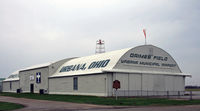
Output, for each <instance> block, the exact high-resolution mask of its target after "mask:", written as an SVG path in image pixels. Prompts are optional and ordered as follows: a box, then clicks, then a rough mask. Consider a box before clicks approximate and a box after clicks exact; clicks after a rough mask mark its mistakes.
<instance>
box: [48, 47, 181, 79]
mask: <svg viewBox="0 0 200 111" xmlns="http://www.w3.org/2000/svg"><path fill="white" fill-rule="evenodd" d="M103 72H127V73H130V72H131V73H151V74H174V75H183V73H182V72H181V70H180V69H179V67H178V64H177V63H176V62H175V60H174V59H173V58H172V57H171V56H170V55H169V54H168V53H167V52H166V51H164V50H162V49H160V48H158V47H156V46H153V45H142V46H138V47H135V48H127V49H122V50H117V51H112V52H107V53H102V54H96V55H92V56H86V57H80V58H75V59H72V60H70V61H68V62H66V63H64V64H63V65H62V66H61V67H60V68H59V69H58V70H57V71H56V73H55V74H53V75H52V76H50V77H61V76H73V75H85V74H95V73H103Z"/></svg>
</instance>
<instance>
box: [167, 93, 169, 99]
mask: <svg viewBox="0 0 200 111" xmlns="http://www.w3.org/2000/svg"><path fill="white" fill-rule="evenodd" d="M167 99H169V91H167Z"/></svg>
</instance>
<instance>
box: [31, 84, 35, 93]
mask: <svg viewBox="0 0 200 111" xmlns="http://www.w3.org/2000/svg"><path fill="white" fill-rule="evenodd" d="M30 93H34V84H30Z"/></svg>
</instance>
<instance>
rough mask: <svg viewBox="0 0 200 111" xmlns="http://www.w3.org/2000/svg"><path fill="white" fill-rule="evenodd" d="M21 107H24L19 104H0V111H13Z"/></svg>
mask: <svg viewBox="0 0 200 111" xmlns="http://www.w3.org/2000/svg"><path fill="white" fill-rule="evenodd" d="M23 107H24V106H23V105H21V104H14V103H7V102H0V111H7V110H15V109H19V108H23Z"/></svg>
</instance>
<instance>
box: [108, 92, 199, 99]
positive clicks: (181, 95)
mask: <svg viewBox="0 0 200 111" xmlns="http://www.w3.org/2000/svg"><path fill="white" fill-rule="evenodd" d="M109 95H110V96H113V97H114V96H116V95H117V96H118V97H147V98H148V97H149V98H169V99H170V98H172V99H190V100H192V99H200V91H148V90H117V91H115V90H114V91H113V92H109Z"/></svg>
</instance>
